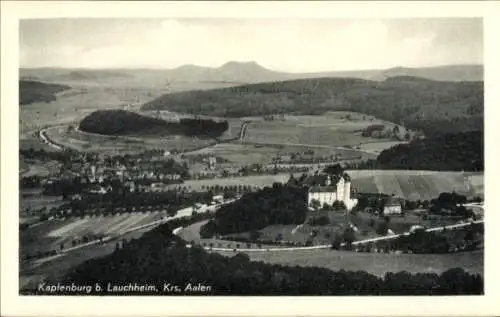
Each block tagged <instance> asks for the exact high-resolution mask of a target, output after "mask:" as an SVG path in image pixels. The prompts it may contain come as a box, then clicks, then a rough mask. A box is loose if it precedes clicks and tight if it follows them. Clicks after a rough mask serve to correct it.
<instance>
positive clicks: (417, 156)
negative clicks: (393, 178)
mask: <svg viewBox="0 0 500 317" xmlns="http://www.w3.org/2000/svg"><path fill="white" fill-rule="evenodd" d="M377 168H383V169H412V170H442V171H444V170H446V171H462V170H463V171H484V137H483V134H482V133H481V132H479V131H471V132H465V133H456V134H445V135H442V136H438V137H430V138H426V139H423V140H415V141H412V142H410V143H409V144H399V145H396V146H394V147H391V148H390V149H387V150H384V151H382V152H381V153H380V155H379V156H378V158H377Z"/></svg>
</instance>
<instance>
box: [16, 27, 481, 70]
mask: <svg viewBox="0 0 500 317" xmlns="http://www.w3.org/2000/svg"><path fill="white" fill-rule="evenodd" d="M19 32H20V37H19V40H20V43H19V45H20V46H19V49H20V51H19V58H20V67H27V68H29V67H63V68H175V67H179V66H181V65H185V64H191V65H199V66H208V67H219V66H221V65H222V64H224V63H226V62H229V61H241V62H243V61H245V62H246V61H255V62H257V63H259V64H260V65H262V66H264V67H267V68H269V69H272V70H276V71H286V72H316V71H336V70H364V69H385V68H390V67H397V66H403V67H426V66H438V65H451V64H482V63H483V27H482V19H473V18H439V19H437V18H427V19H399V20H398V19H392V20H375V19H348V20H341V19H317V18H315V19H290V18H288V19H285V18H284V19H222V18H214V19H84V18H78V19H76V18H73V19H45V20H43V19H34V20H21V21H20V30H19Z"/></svg>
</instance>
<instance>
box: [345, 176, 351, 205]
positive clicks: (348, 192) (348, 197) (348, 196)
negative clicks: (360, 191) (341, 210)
mask: <svg viewBox="0 0 500 317" xmlns="http://www.w3.org/2000/svg"><path fill="white" fill-rule="evenodd" d="M350 200H351V180H350V179H346V181H345V183H344V203H345V204H346V206H348V204H349V203H350Z"/></svg>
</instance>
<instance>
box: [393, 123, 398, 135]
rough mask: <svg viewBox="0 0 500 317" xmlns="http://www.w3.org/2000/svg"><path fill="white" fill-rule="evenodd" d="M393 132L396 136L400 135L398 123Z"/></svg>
mask: <svg viewBox="0 0 500 317" xmlns="http://www.w3.org/2000/svg"><path fill="white" fill-rule="evenodd" d="M392 133H393V134H394V136H398V135H399V126H398V125H397V124H396V125H395V126H394V128H393V129H392Z"/></svg>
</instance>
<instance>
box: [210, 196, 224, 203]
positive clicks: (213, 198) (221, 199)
mask: <svg viewBox="0 0 500 317" xmlns="http://www.w3.org/2000/svg"><path fill="white" fill-rule="evenodd" d="M212 201H213V202H216V203H221V202H223V201H224V196H222V195H215V196H213V197H212Z"/></svg>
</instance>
